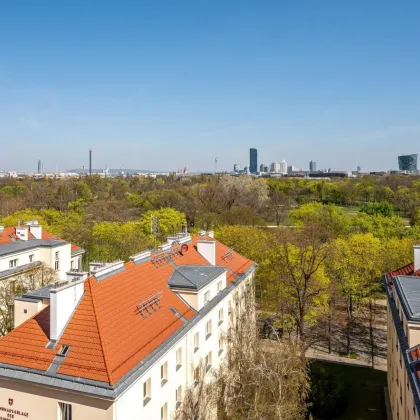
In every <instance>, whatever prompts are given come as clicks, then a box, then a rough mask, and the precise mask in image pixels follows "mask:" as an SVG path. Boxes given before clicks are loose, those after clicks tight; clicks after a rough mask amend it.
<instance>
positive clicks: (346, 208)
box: [340, 206, 362, 216]
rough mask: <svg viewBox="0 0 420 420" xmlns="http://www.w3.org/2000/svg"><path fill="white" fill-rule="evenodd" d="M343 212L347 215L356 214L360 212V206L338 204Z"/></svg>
mask: <svg viewBox="0 0 420 420" xmlns="http://www.w3.org/2000/svg"><path fill="white" fill-rule="evenodd" d="M340 208H341V209H342V210H343V212H344V213H345V214H347V215H348V216H356V215H357V213H359V212H360V209H361V208H362V206H340Z"/></svg>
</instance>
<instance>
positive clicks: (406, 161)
mask: <svg viewBox="0 0 420 420" xmlns="http://www.w3.org/2000/svg"><path fill="white" fill-rule="evenodd" d="M398 167H399V168H400V171H417V154H415V155H403V156H398Z"/></svg>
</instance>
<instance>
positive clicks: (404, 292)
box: [384, 246, 420, 420]
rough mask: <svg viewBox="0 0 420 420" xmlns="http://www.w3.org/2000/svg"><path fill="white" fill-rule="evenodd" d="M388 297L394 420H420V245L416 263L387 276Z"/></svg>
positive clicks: (415, 253) (390, 370)
mask: <svg viewBox="0 0 420 420" xmlns="http://www.w3.org/2000/svg"><path fill="white" fill-rule="evenodd" d="M384 280H385V288H386V293H387V297H388V311H387V329H388V343H387V345H388V346H387V348H388V396H389V402H390V406H391V411H392V418H393V419H394V420H417V419H419V418H420V414H419V412H420V246H415V247H414V263H412V264H409V265H407V266H405V267H401V268H399V269H397V270H395V271H392V272H390V273H387V274H386V275H385V276H384Z"/></svg>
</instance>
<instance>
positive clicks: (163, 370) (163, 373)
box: [160, 362, 168, 386]
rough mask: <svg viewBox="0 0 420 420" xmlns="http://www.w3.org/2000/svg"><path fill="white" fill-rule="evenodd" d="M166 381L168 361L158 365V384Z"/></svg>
mask: <svg viewBox="0 0 420 420" xmlns="http://www.w3.org/2000/svg"><path fill="white" fill-rule="evenodd" d="M166 382H168V362H165V363H164V364H163V365H162V366H161V367H160V385H161V386H163V385H165V384H166Z"/></svg>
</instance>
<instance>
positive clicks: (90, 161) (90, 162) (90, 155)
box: [89, 149, 92, 176]
mask: <svg viewBox="0 0 420 420" xmlns="http://www.w3.org/2000/svg"><path fill="white" fill-rule="evenodd" d="M91 175H92V149H89V176H91Z"/></svg>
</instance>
